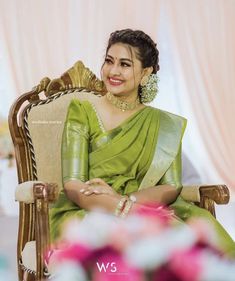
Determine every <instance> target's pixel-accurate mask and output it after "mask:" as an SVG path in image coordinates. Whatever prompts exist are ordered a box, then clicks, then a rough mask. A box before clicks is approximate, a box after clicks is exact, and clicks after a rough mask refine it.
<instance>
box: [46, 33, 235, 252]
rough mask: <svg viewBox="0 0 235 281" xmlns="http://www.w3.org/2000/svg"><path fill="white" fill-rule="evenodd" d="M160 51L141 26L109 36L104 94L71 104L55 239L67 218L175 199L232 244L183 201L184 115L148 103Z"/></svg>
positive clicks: (121, 212)
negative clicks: (181, 195)
mask: <svg viewBox="0 0 235 281" xmlns="http://www.w3.org/2000/svg"><path fill="white" fill-rule="evenodd" d="M158 70H159V65H158V50H157V48H156V44H155V43H154V42H153V40H152V39H151V38H150V37H149V36H148V35H146V34H145V33H144V32H142V31H133V30H130V29H125V30H120V31H116V32H114V33H112V34H111V36H110V38H109V42H108V46H107V49H106V55H105V61H104V63H103V66H102V69H101V73H102V79H103V81H104V84H105V86H106V89H107V94H106V95H105V96H103V97H101V98H99V97H96V96H95V95H89V94H88V95H87V94H86V95H85V97H81V98H80V99H75V100H73V101H72V102H71V104H70V106H69V109H68V114H67V120H66V123H65V128H64V133H63V142H62V163H63V167H62V172H63V184H64V191H62V193H61V195H60V199H59V200H58V202H57V203H56V205H55V206H54V207H53V208H52V210H51V229H52V239H56V238H57V237H58V236H59V231H60V226H61V225H62V222H63V221H64V220H65V219H67V218H70V217H72V216H79V217H80V218H81V217H83V216H84V215H85V214H86V211H89V210H92V209H94V208H100V209H103V210H105V211H107V212H110V213H113V214H115V215H118V216H121V217H124V216H126V215H128V213H129V212H131V211H133V210H135V208H138V206H141V205H143V204H145V203H155V204H161V205H170V206H171V208H173V209H174V210H175V213H176V214H177V215H178V216H179V217H180V218H181V219H183V220H186V219H187V218H188V217H191V216H203V217H207V218H208V219H209V220H210V221H211V222H212V223H213V224H214V225H215V227H216V229H217V231H218V232H219V233H220V236H221V242H220V247H221V249H223V251H224V252H227V253H232V251H234V248H235V247H234V242H233V241H232V239H231V238H230V237H229V235H228V234H227V233H226V232H225V230H224V229H223V228H222V227H221V226H220V225H219V224H218V223H217V222H216V220H215V219H214V218H213V217H212V216H211V215H210V214H209V213H208V212H206V211H205V210H202V209H200V208H198V207H196V206H194V205H191V204H189V203H186V202H184V201H183V200H182V199H181V198H180V196H179V193H180V190H181V187H182V186H181V140H182V136H183V133H184V130H185V127H186V120H185V119H184V118H182V117H180V116H176V115H173V114H171V113H168V112H165V111H162V110H159V109H156V108H153V107H150V106H146V105H145V103H148V102H151V101H152V100H153V99H154V97H155V95H156V93H157V87H156V85H157V83H156V82H157V78H156V73H157V71H158Z"/></svg>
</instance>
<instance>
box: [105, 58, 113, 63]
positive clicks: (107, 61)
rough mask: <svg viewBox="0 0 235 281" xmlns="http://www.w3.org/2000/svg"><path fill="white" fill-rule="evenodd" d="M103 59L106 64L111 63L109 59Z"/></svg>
mask: <svg viewBox="0 0 235 281" xmlns="http://www.w3.org/2000/svg"><path fill="white" fill-rule="evenodd" d="M104 61H105V63H107V64H111V63H112V61H111V59H105V60H104Z"/></svg>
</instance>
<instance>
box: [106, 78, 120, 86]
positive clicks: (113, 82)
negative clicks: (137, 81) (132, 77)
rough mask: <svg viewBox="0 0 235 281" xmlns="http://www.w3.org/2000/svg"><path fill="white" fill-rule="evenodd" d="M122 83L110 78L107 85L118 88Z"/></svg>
mask: <svg viewBox="0 0 235 281" xmlns="http://www.w3.org/2000/svg"><path fill="white" fill-rule="evenodd" d="M122 83H123V81H122V80H120V79H117V78H112V77H110V78H109V84H110V85H112V86H120V85H121V84H122Z"/></svg>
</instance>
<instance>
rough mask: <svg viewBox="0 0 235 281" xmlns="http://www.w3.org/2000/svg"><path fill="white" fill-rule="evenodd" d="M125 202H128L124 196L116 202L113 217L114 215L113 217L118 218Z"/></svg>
mask: <svg viewBox="0 0 235 281" xmlns="http://www.w3.org/2000/svg"><path fill="white" fill-rule="evenodd" d="M127 201H128V199H127V197H126V196H123V197H122V198H121V200H120V201H119V202H118V204H117V207H116V209H115V211H114V215H115V216H117V217H119V216H120V214H121V212H122V211H123V208H124V206H125V204H126V202H127Z"/></svg>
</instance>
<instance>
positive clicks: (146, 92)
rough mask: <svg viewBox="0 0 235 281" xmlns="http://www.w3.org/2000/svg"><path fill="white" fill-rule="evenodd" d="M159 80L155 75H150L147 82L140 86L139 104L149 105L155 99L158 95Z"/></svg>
mask: <svg viewBox="0 0 235 281" xmlns="http://www.w3.org/2000/svg"><path fill="white" fill-rule="evenodd" d="M158 82H159V78H158V76H157V74H151V75H150V76H149V77H148V81H147V82H146V83H145V84H144V85H143V84H142V85H141V92H140V101H141V103H150V102H151V101H153V100H154V99H155V97H156V96H157V93H158Z"/></svg>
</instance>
